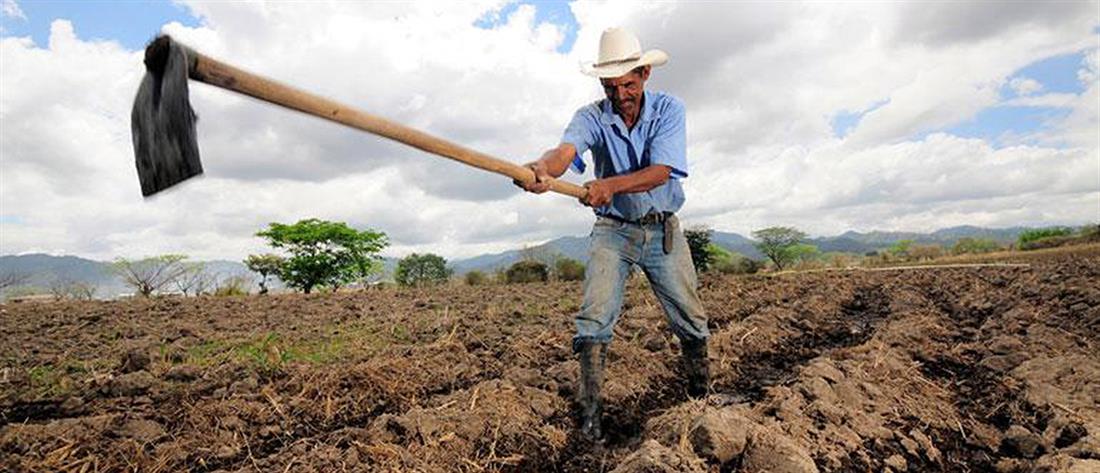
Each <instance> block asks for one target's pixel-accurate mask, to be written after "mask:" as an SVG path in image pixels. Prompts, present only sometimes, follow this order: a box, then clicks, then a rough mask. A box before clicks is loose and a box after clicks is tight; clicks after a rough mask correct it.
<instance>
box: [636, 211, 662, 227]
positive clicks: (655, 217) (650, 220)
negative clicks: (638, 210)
mask: <svg viewBox="0 0 1100 473" xmlns="http://www.w3.org/2000/svg"><path fill="white" fill-rule="evenodd" d="M664 217H665V215H664V214H663V213H657V212H653V213H648V214H645V215H643V216H642V218H639V219H638V223H639V224H641V225H649V224H654V223H661V222H664V221H665V218H664Z"/></svg>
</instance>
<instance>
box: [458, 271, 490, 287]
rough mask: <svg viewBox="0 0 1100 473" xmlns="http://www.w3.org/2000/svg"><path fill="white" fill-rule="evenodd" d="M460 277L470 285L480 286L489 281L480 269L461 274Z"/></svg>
mask: <svg viewBox="0 0 1100 473" xmlns="http://www.w3.org/2000/svg"><path fill="white" fill-rule="evenodd" d="M462 278H463V279H464V280H465V281H466V284H469V285H471V286H480V285H483V284H487V283H488V282H489V277H488V276H486V275H485V273H483V272H481V271H470V272H468V273H466V274H465V275H464V276H462Z"/></svg>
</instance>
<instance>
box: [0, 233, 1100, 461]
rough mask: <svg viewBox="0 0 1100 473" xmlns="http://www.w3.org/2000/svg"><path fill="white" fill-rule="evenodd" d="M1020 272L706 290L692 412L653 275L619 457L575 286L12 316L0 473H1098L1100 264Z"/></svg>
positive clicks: (0, 422) (625, 334)
mask: <svg viewBox="0 0 1100 473" xmlns="http://www.w3.org/2000/svg"><path fill="white" fill-rule="evenodd" d="M1028 262H1029V263H1030V264H1031V266H1030V267H999V268H927V269H910V270H899V271H876V272H860V271H850V272H819V273H807V274H788V275H782V276H777V277H772V278H768V277H759V276H758V277H748V278H736V277H708V278H704V279H703V283H702V295H703V299H704V301H705V303H706V305H707V309H708V311H709V314H710V317H711V328H712V331H713V333H714V336H713V338H712V343H711V353H710V357H711V360H712V372H713V386H712V387H713V391H714V394H713V395H711V396H709V397H708V398H706V399H704V400H697V401H692V400H689V399H688V398H687V397H686V396H685V395H684V393H683V388H682V384H683V383H682V381H681V380H680V379H679V377H678V373H679V369H678V356H679V354H678V350H679V349H678V344H677V343H674V342H675V341H674V339H673V337H672V336H671V335H670V334H669V333H668V331H667V324H666V322H665V321H664V320H663V314H662V312H661V311H660V309H659V307H658V305H657V304H656V300H655V298H654V297H653V296H652V294H650V293H649V291H648V289H647V286H646V285H645V284H644V280H642V279H638V278H636V279H635V280H633V281H632V282H631V288H630V291H629V293H628V297H627V301H626V305H625V308H624V314H623V320H622V321H621V323H620V325H619V327H618V328H617V330H616V337H617V338H616V340H615V342H614V344H613V345H612V347H611V355H610V358H609V374H608V381H607V383H606V385H605V389H604V391H605V396H606V398H607V408H606V423H607V431H608V432H609V438H608V440H607V442H606V443H605V444H604V445H591V444H588V443H586V442H583V441H581V440H580V439H578V438H577V436H576V431H575V428H574V420H573V418H572V414H571V413H572V409H573V405H572V399H573V395H574V384H575V380H576V378H577V366H576V363H575V362H574V361H573V359H572V355H571V353H570V349H569V346H570V344H569V339H570V336H571V332H572V316H573V314H574V313H575V312H576V311H577V309H578V304H579V299H580V286H579V285H578V284H576V283H551V284H547V285H518V286H483V287H441V288H433V289H426V290H382V291H373V292H357V293H341V294H336V295H309V296H306V295H286V296H273V297H257V296H252V297H241V298H205V297H204V298H191V299H179V298H164V299H155V300H133V301H116V302H83V303H75V302H74V303H53V304H9V305H0V470H8V471H131V470H133V471H179V470H193V471H215V470H217V471H486V470H488V471H496V470H507V471H535V472H552V471H602V470H615V469H617V470H618V471H634V472H640V471H647V472H661V471H713V472H725V471H778V472H804V471H876V472H877V471H894V472H900V471H912V472H917V471H951V472H954V471H1020V472H1023V471H1066V472H1097V471H1100V406H1098V399H1100V247H1097V246H1091V247H1085V248H1081V249H1076V250H1072V251H1058V252H1050V253H1042V254H1039V255H1038V256H1032V257H1031V258H1030V259H1029V261H1028Z"/></svg>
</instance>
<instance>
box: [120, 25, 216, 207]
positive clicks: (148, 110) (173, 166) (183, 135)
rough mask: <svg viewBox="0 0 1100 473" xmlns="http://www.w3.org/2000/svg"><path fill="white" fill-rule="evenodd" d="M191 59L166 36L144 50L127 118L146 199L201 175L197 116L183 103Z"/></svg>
mask: <svg viewBox="0 0 1100 473" xmlns="http://www.w3.org/2000/svg"><path fill="white" fill-rule="evenodd" d="M192 61H194V58H191V57H188V50H187V48H186V47H184V46H182V45H179V44H177V43H175V42H174V41H172V39H171V38H169V37H168V36H160V37H158V38H157V39H155V40H153V42H152V43H150V44H149V46H148V47H146V48H145V69H146V72H145V77H144V78H143V79H142V80H141V87H139V88H138V92H137V97H135V98H134V109H133V111H132V112H131V115H130V129H131V132H132V134H133V140H134V157H135V158H136V162H137V171H138V179H139V180H140V181H141V194H142V195H143V196H145V197H149V196H151V195H153V194H156V193H157V192H160V191H162V190H164V189H167V188H169V187H172V186H174V185H176V184H178V183H180V182H182V181H185V180H187V179H189V178H191V177H194V176H197V175H199V174H202V162H200V161H199V144H198V140H197V138H196V136H195V119H196V116H195V112H194V110H192V109H191V103H190V102H189V101H188V99H187V97H188V89H187V78H188V72H189V70H190V68H191V62H192Z"/></svg>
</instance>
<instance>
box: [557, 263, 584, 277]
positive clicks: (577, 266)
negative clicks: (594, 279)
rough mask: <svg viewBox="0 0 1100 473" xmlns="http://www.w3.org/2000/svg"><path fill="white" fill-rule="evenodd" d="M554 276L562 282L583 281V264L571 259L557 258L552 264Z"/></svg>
mask: <svg viewBox="0 0 1100 473" xmlns="http://www.w3.org/2000/svg"><path fill="white" fill-rule="evenodd" d="M554 274H555V275H556V276H557V278H558V279H559V280H562V281H581V280H583V279H584V263H581V262H580V261H577V260H575V259H573V258H558V260H557V261H555V262H554Z"/></svg>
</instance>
